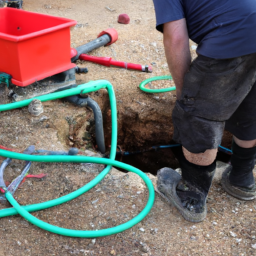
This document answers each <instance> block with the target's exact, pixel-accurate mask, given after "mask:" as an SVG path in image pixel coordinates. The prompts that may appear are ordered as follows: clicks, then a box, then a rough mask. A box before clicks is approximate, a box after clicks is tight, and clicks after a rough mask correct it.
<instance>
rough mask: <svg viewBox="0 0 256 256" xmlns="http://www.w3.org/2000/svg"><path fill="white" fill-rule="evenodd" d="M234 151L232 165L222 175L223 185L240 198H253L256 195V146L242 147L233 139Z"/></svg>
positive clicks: (231, 193)
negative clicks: (254, 173)
mask: <svg viewBox="0 0 256 256" xmlns="http://www.w3.org/2000/svg"><path fill="white" fill-rule="evenodd" d="M232 151H233V154H232V157H231V166H229V167H228V168H227V169H226V170H225V171H224V173H223V175H222V181H221V183H222V186H223V188H224V189H225V190H226V191H227V192H228V193H229V194H230V195H232V196H234V197H236V198H238V199H242V200H252V199H254V198H255V197H256V186H255V179H254V177H253V169H254V166H255V155H256V147H253V148H241V147H240V146H238V145H237V144H236V143H235V142H234V141H233V144H232Z"/></svg>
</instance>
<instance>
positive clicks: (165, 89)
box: [140, 76, 176, 93]
mask: <svg viewBox="0 0 256 256" xmlns="http://www.w3.org/2000/svg"><path fill="white" fill-rule="evenodd" d="M157 80H172V76H155V77H151V78H148V79H146V80H144V81H143V82H141V84H140V89H141V90H142V91H144V92H149V93H160V92H170V91H175V90H176V87H175V86H172V87H168V88H163V89H147V88H145V86H146V85H147V84H148V83H150V82H152V81H157Z"/></svg>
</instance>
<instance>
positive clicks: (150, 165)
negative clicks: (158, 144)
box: [116, 148, 231, 175]
mask: <svg viewBox="0 0 256 256" xmlns="http://www.w3.org/2000/svg"><path fill="white" fill-rule="evenodd" d="M230 157H231V156H230V155H228V154H226V153H223V152H220V151H219V152H218V154H217V160H218V161H222V162H225V163H228V162H229V161H230ZM116 160H118V161H121V162H123V163H126V164H129V165H132V166H134V167H136V168H138V169H140V170H141V171H143V172H149V173H151V174H153V175H156V174H157V171H158V170H159V169H161V168H163V167H170V168H173V169H176V168H179V162H178V161H177V159H176V158H175V155H174V153H173V150H172V149H171V148H166V149H159V150H157V151H150V152H144V153H140V154H136V155H128V156H120V155H119V156H118V155H117V157H116ZM121 171H123V170H121Z"/></svg>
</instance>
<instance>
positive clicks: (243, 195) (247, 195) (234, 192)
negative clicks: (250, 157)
mask: <svg viewBox="0 0 256 256" xmlns="http://www.w3.org/2000/svg"><path fill="white" fill-rule="evenodd" d="M231 169H232V166H229V167H228V168H227V169H226V170H225V171H224V172H223V174H222V178H221V185H222V187H223V189H224V190H225V191H226V192H227V193H228V194H230V195H231V196H233V197H235V198H238V199H240V200H244V201H251V200H253V199H255V198H256V191H248V192H247V191H244V190H241V189H239V188H238V187H235V186H232V185H231V184H230V182H229V173H230V171H231Z"/></svg>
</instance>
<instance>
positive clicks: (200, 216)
mask: <svg viewBox="0 0 256 256" xmlns="http://www.w3.org/2000/svg"><path fill="white" fill-rule="evenodd" d="M162 170H163V171H168V175H169V176H170V182H169V184H168V186H169V187H170V189H169V193H168V197H167V196H166V195H165V194H164V193H163V192H161V190H160V189H159V187H158V186H157V188H156V189H155V190H156V192H157V193H158V194H159V195H160V196H161V197H162V198H163V199H164V200H165V201H167V203H168V204H169V205H173V206H175V207H176V208H177V209H178V210H179V212H180V213H181V215H182V216H183V218H184V219H185V220H187V221H190V222H202V221H203V220H204V219H205V218H206V214H207V207H206V204H205V207H204V211H203V212H202V213H193V212H191V211H189V210H187V209H186V208H184V207H183V205H182V202H181V200H180V198H179V197H178V195H177V193H176V187H177V185H178V183H179V181H180V179H181V175H180V174H178V173H177V172H176V171H175V170H173V169H171V168H163V169H160V170H159V172H161V171H162ZM160 175H161V174H159V175H158V174H157V176H158V177H159V176H160Z"/></svg>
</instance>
